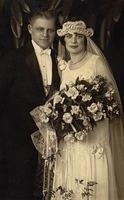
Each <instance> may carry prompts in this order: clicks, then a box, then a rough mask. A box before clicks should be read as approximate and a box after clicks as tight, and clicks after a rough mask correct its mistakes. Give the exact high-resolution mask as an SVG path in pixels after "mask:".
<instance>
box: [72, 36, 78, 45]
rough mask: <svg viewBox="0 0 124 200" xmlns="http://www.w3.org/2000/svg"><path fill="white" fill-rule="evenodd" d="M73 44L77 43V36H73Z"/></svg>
mask: <svg viewBox="0 0 124 200" xmlns="http://www.w3.org/2000/svg"><path fill="white" fill-rule="evenodd" d="M72 42H73V43H75V42H77V38H76V35H73V36H72Z"/></svg>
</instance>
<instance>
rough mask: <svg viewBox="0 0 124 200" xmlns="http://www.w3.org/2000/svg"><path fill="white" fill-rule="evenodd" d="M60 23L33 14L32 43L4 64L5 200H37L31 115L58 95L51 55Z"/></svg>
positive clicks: (0, 125)
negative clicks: (34, 193)
mask: <svg viewBox="0 0 124 200" xmlns="http://www.w3.org/2000/svg"><path fill="white" fill-rule="evenodd" d="M55 23H56V17H55V13H54V12H53V11H43V10H42V11H41V10H37V11H35V12H34V13H32V14H31V17H30V24H29V25H28V30H29V33H30V35H31V41H30V42H29V44H27V45H26V46H25V47H23V48H21V49H18V50H17V51H16V52H14V53H13V52H11V55H9V56H8V57H7V58H5V59H4V60H3V61H2V62H1V64H0V143H1V145H0V155H2V156H0V159H2V158H4V163H5V167H4V171H2V161H1V160H0V165H1V166H0V170H1V171H0V197H1V199H2V200H4V199H7V200H33V199H34V198H33V189H34V179H35V172H36V166H37V151H36V149H35V147H34V145H33V143H32V140H31V133H33V132H34V131H36V130H37V127H36V125H35V123H34V122H33V120H32V118H31V116H30V114H29V113H30V111H31V110H32V109H34V108H35V107H36V106H38V105H41V104H44V103H45V101H46V100H47V99H48V98H49V97H50V96H51V95H52V93H53V91H55V90H57V89H59V83H60V79H59V74H58V70H57V59H56V55H55V53H54V51H53V49H51V45H52V43H53V40H54V37H55V31H56V30H55ZM4 175H6V179H5V177H4ZM1 177H2V179H1ZM5 180H6V181H5ZM3 182H5V185H4V186H3V185H2V184H3Z"/></svg>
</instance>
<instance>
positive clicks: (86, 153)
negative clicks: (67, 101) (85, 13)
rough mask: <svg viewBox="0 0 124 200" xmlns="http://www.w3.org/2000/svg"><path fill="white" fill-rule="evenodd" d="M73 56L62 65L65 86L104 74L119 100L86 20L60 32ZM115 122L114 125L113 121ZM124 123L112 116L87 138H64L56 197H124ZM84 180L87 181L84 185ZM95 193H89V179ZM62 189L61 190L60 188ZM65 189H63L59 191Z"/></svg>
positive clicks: (106, 199) (109, 199)
mask: <svg viewBox="0 0 124 200" xmlns="http://www.w3.org/2000/svg"><path fill="white" fill-rule="evenodd" d="M57 34H58V35H59V36H60V37H61V39H62V40H63V42H64V43H65V47H66V50H67V51H68V53H69V55H70V60H69V61H68V63H67V65H64V66H61V62H60V70H61V89H63V88H64V87H65V85H66V84H69V83H70V82H74V81H75V80H76V78H77V77H78V76H79V77H80V76H81V77H82V78H84V79H91V78H94V77H95V76H96V75H102V76H104V77H106V78H107V79H108V81H111V82H112V83H113V87H114V88H115V89H116V92H117V98H118V101H120V99H119V94H118V90H117V87H116V84H115V81H114V79H113V76H112V73H111V72H110V69H109V67H108V65H107V62H106V60H105V58H104V56H103V55H102V53H101V52H100V50H99V49H98V47H97V46H96V45H95V44H94V43H93V41H92V40H91V39H90V36H92V35H93V31H92V29H90V28H86V25H85V23H84V22H83V21H80V20H77V21H75V20H73V21H71V20H70V21H67V22H65V23H64V24H63V27H62V29H59V30H58V31H57ZM110 123H111V124H110ZM121 126H122V122H121V120H120V121H119V120H118V121H117V120H116V121H113V122H110V121H109V120H108V119H106V120H104V121H102V122H99V124H98V125H97V127H95V128H94V130H93V133H92V134H90V135H88V136H87V137H86V139H85V140H84V141H81V142H80V141H76V142H73V143H71V142H65V141H60V143H59V150H60V154H59V155H57V158H56V165H55V170H54V181H53V190H54V191H56V192H55V194H54V195H53V197H52V200H53V199H54V200H63V199H68V200H69V199H70V200H71V199H72V200H82V199H92V200H122V199H124V194H123V193H124V192H123V191H124V179H123V178H122V177H121V176H122V175H121V172H123V171H121V172H120V170H122V169H124V161H123V157H122V153H123V149H121V144H120V142H121V140H122V139H123V138H122V137H123V135H122V132H121V131H122V130H121V128H122V127H121ZM82 181H83V184H82ZM90 181H92V182H93V183H94V184H93V185H92V187H91V190H92V191H91V196H88V195H85V193H84V190H85V189H86V190H87V189H88V188H87V186H88V184H87V183H88V182H90ZM57 188H58V189H57ZM60 189H61V191H63V192H61V191H59V190H60Z"/></svg>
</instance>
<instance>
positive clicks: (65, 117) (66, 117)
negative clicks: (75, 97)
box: [63, 113, 73, 124]
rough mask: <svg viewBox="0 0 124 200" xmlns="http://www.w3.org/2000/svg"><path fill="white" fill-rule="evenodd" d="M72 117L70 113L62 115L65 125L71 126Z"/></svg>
mask: <svg viewBox="0 0 124 200" xmlns="http://www.w3.org/2000/svg"><path fill="white" fill-rule="evenodd" d="M72 119H73V118H72V115H71V114H70V113H64V115H63V120H64V122H65V123H66V124H71V123H72Z"/></svg>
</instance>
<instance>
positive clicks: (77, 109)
mask: <svg viewBox="0 0 124 200" xmlns="http://www.w3.org/2000/svg"><path fill="white" fill-rule="evenodd" d="M119 115H120V110H119V105H118V102H117V100H116V98H115V91H114V89H113V87H112V84H111V83H108V82H107V80H106V79H105V78H104V77H102V76H100V75H99V76H96V77H95V78H94V79H92V80H90V81H89V80H84V79H80V78H79V77H78V78H77V79H76V81H75V83H72V84H69V85H66V88H65V89H63V90H61V91H58V92H57V93H55V94H54V95H53V96H52V98H51V99H49V100H48V101H47V102H46V104H45V105H43V106H39V107H37V108H35V115H34V116H33V118H34V120H35V122H37V124H39V125H41V126H42V124H43V123H45V124H47V123H49V124H50V126H51V127H52V128H53V129H55V130H56V133H57V136H58V137H59V138H63V139H64V140H65V141H70V142H74V141H75V140H80V141H82V140H83V139H84V138H85V137H86V136H87V135H88V134H89V133H90V132H91V130H92V129H93V128H94V126H96V125H97V123H98V122H99V121H101V120H104V119H106V118H109V119H113V118H116V117H117V116H119Z"/></svg>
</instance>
